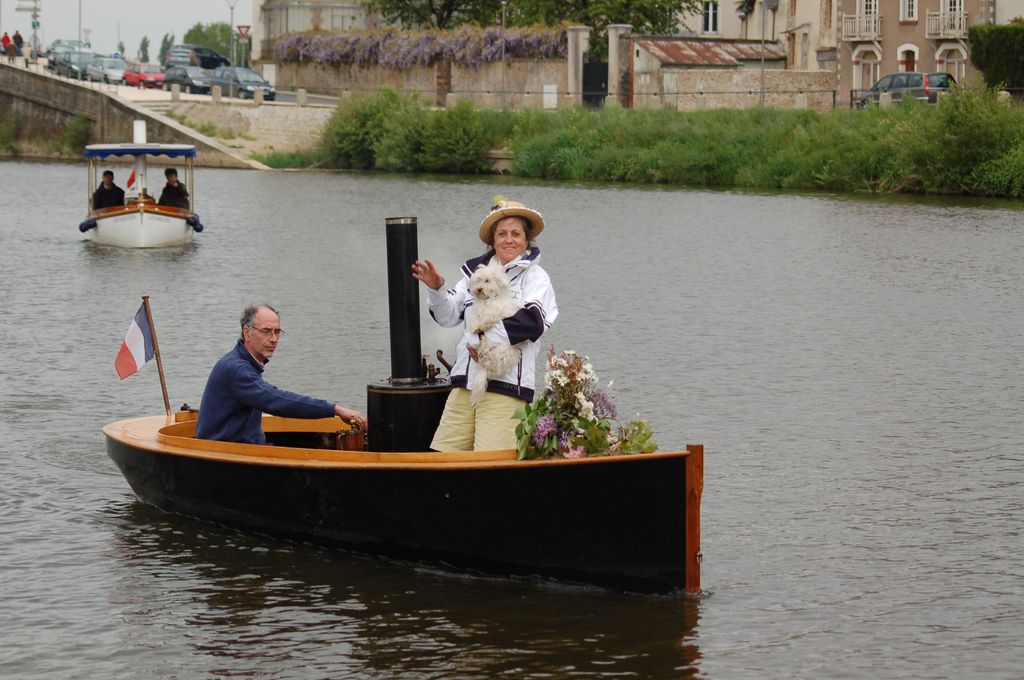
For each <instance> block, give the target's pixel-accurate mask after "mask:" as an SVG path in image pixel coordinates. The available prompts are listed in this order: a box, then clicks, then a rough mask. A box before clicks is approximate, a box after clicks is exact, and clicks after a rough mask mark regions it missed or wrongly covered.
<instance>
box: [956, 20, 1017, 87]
mask: <svg viewBox="0 0 1024 680" xmlns="http://www.w3.org/2000/svg"><path fill="white" fill-rule="evenodd" d="M967 37H968V39H969V40H970V42H971V61H972V62H973V63H974V65H975V66H977V67H978V70H980V71H981V72H982V74H984V76H985V84H986V85H988V86H989V87H1009V88H1014V89H1017V88H1020V87H1024V25H1022V23H1021V22H1020V21H1017V20H1011V21H1010V23H1009V24H1006V25H996V24H976V25H974V26H971V27H970V28H969V29H968V31H967Z"/></svg>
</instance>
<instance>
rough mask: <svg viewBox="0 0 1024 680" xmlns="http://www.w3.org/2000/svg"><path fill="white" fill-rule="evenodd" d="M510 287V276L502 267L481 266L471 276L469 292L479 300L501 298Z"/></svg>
mask: <svg viewBox="0 0 1024 680" xmlns="http://www.w3.org/2000/svg"><path fill="white" fill-rule="evenodd" d="M508 289H509V283H508V277H507V276H505V272H504V270H502V269H501V268H500V267H495V266H490V267H479V268H478V269H477V270H476V271H475V272H473V276H471V277H470V278H469V292H470V294H471V295H472V296H473V297H474V298H476V299H477V300H493V299H496V298H500V297H502V296H504V295H506V294H507V293H508Z"/></svg>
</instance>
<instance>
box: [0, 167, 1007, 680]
mask: <svg viewBox="0 0 1024 680" xmlns="http://www.w3.org/2000/svg"><path fill="white" fill-rule="evenodd" d="M83 175H84V168H83V167H77V166H66V165H59V164H32V163H0V186H3V187H4V191H5V193H4V201H5V204H4V210H5V219H6V221H7V223H8V224H11V225H17V226H16V228H14V227H12V228H11V229H9V230H8V234H7V238H6V239H5V241H4V269H3V273H2V275H0V296H2V297H3V300H4V303H5V308H4V311H5V321H4V323H3V324H0V346H2V351H0V387H2V389H0V414H2V416H0V516H2V517H3V522H0V567H2V575H3V578H0V588H2V589H3V591H2V592H0V613H2V616H0V618H2V619H3V620H4V621H5V622H6V624H5V625H4V626H0V642H2V643H3V644H0V676H3V677H117V678H135V677H183V678H184V677H189V678H190V677H226V676H257V677H268V676H269V677H297V676H298V677H305V676H310V677H345V676H348V677H367V676H368V677H380V678H394V677H437V678H450V677H478V678H490V677H495V676H500V675H510V676H515V677H520V676H532V677H557V678H561V677H566V676H570V675H593V676H619V675H623V676H631V677H651V678H661V677H673V676H686V675H694V674H696V675H701V676H704V677H712V678H749V677H758V678H760V677H766V678H799V679H801V680H818V679H819V678H826V677H827V678H832V677H856V678H865V677H873V678H874V677H878V678H907V679H916V678H926V677H927V678H950V677H959V676H961V675H963V674H964V670H963V669H969V670H968V671H967V672H968V673H969V674H970V675H972V677H984V678H986V680H988V679H992V678H996V679H1003V678H1006V679H1010V678H1014V679H1016V678H1017V677H1019V675H1020V673H1019V668H1021V667H1024V647H1022V646H1021V645H1019V644H1018V641H1017V639H1018V638H1019V637H1020V622H1021V621H1022V620H1024V605H1022V602H1024V597H1022V596H1024V591H1022V586H1021V584H1022V583H1024V566H1022V563H1021V560H1020V557H1019V555H1020V554H1021V541H1020V536H1021V534H1022V532H1024V465H1022V462H1024V461H1022V458H1021V451H1022V450H1024V428H1021V426H1020V414H1019V411H1020V404H1021V403H1024V382H1022V381H1021V380H1020V378H1019V375H1020V369H1019V365H1018V364H1019V359H1018V357H1020V356H1022V355H1024V311H1022V308H1021V304H1020V300H1021V299H1024V230H1022V229H1021V228H1020V224H1021V214H1022V212H1021V209H1020V206H1019V204H1017V203H1012V202H986V201H973V200H972V201H966V200H960V199H949V198H946V199H926V200H922V199H917V198H910V197H894V198H877V197H868V198H862V197H831V196H825V195H782V194H780V195H775V194H758V193H740V192H726V191H720V192H708V191H686V190H676V189H665V188H628V189H627V188H622V187H604V186H594V185H575V186H568V185H564V184H560V185H548V184H544V183H537V182H525V183H523V182H514V181H510V180H508V179H507V178H506V179H497V180H489V179H468V180H467V179H457V180H453V179H444V180H440V179H437V178H428V177H416V178H407V177H384V176H377V175H358V174H349V173H305V172H303V173H274V172H268V173H256V172H241V171H222V170H208V169H203V170H202V171H201V172H199V173H197V177H196V183H197V187H195V194H196V196H197V200H198V201H199V202H200V204H199V210H200V212H201V213H202V214H203V221H204V223H205V224H206V226H207V228H206V230H205V231H204V232H203V233H202V234H199V235H198V236H197V237H196V239H195V240H194V241H193V243H192V244H190V245H188V246H186V247H183V248H177V249H168V250H155V251H133V250H119V249H109V248H100V247H95V246H94V245H92V244H91V243H89V242H87V241H84V240H83V239H82V237H81V234H79V233H78V229H77V225H78V223H79V222H80V221H81V219H82V214H81V212H82V206H83V205H84V204H85V200H86V197H85V187H84V185H83V183H82V179H83ZM43 186H45V187H47V190H48V194H47V196H46V198H47V200H41V195H40V194H41V192H40V187H43ZM53 187H58V188H63V187H72V188H74V187H79V188H81V190H82V195H81V196H80V198H81V200H77V199H75V198H74V197H73V196H71V194H73V193H74V191H73V190H71V189H69V190H68V191H69V192H70V193H69V196H71V197H70V198H68V200H67V201H64V200H53V199H52V196H53V195H54V194H53V192H52V191H49V189H50V188H53ZM190 188H192V187H190ZM495 193H502V194H505V195H506V196H509V197H510V198H516V199H519V200H523V201H524V202H525V203H527V204H529V205H533V206H536V207H538V208H540V210H541V211H542V212H543V214H544V217H545V220H546V223H547V225H548V226H547V227H546V228H545V230H544V234H543V235H542V236H541V238H540V245H541V248H542V252H543V258H544V259H543V262H544V267H545V269H546V270H547V271H548V272H549V273H550V274H551V277H552V281H553V283H554V286H555V290H556V291H557V294H558V300H559V308H560V315H559V318H558V321H557V323H556V324H555V325H554V326H553V327H552V329H551V331H550V334H549V335H548V336H546V338H545V341H546V342H547V343H551V344H554V345H555V346H556V348H558V349H570V348H571V349H575V350H577V351H579V352H581V353H583V354H587V355H589V356H590V357H591V359H592V361H593V364H594V367H595V369H596V370H597V372H598V375H599V376H600V378H601V381H602V383H606V382H607V381H608V380H614V385H613V386H612V387H611V388H610V390H609V391H610V392H611V394H612V397H613V398H614V399H615V400H616V405H617V406H618V409H619V412H620V413H622V414H625V415H627V416H632V415H633V414H635V413H640V414H641V415H642V416H643V417H645V418H647V419H649V420H650V422H651V423H652V426H653V427H654V430H655V436H656V438H657V440H658V441H659V443H660V444H661V445H662V447H663V448H665V449H668V448H672V449H676V448H680V447H682V446H684V445H685V444H686V443H689V442H694V443H703V444H704V445H705V466H706V467H705V488H704V503H703V513H702V520H703V526H702V532H701V533H702V550H703V554H704V561H703V565H702V578H703V583H702V585H703V587H704V588H705V589H706V590H709V591H711V592H712V593H713V595H712V596H711V597H709V598H706V599H705V600H703V601H701V602H700V603H698V604H696V605H695V604H692V603H687V602H681V601H677V600H672V599H656V598H655V599H652V598H642V597H634V596H624V595H617V594H614V593H608V592H603V591H597V590H586V589H567V588H564V587H559V586H556V585H552V584H538V583H534V582H522V581H509V580H501V579H484V578H476V577H466V576H460V575H456V574H450V573H445V572H440V571H431V570H426V569H423V568H422V567H418V566H416V565H410V564H404V563H394V562H387V561H383V560H377V559H369V558H365V557H359V556H353V555H349V554H345V553H336V552H330V551H325V550H322V549H320V548H317V547H312V546H307V545H303V544H291V543H279V542H276V541H272V540H270V539H267V538H263V537H259V536H250V535H245V534H239V533H235V532H233V531H230V530H227V529H222V528H219V527H217V526H211V525H208V524H204V523H202V522H198V521H194V520H190V519H187V518H180V517H169V516H166V515H163V514H161V513H159V512H156V511H154V510H151V509H149V508H147V507H145V506H143V505H141V504H139V503H138V502H136V501H135V500H134V497H133V495H132V493H131V491H130V489H129V488H128V486H127V484H126V483H125V481H124V479H123V478H122V477H121V476H120V475H119V474H118V472H117V470H116V469H115V467H114V466H113V464H112V463H111V461H110V460H109V458H108V457H107V456H106V453H105V450H104V441H103V437H102V435H101V434H100V431H101V428H102V427H103V426H104V425H105V424H107V423H109V422H111V421H113V420H116V419H119V418H123V417H128V416H135V415H142V414H157V413H161V412H162V410H163V400H162V397H161V393H160V389H159V382H158V380H157V377H156V373H155V366H153V365H152V364H150V365H149V366H147V367H145V368H144V369H143V371H141V372H140V373H139V374H138V375H136V376H132V377H131V378H129V379H127V380H125V381H123V382H122V381H118V380H117V378H116V375H115V374H114V370H113V359H114V355H115V354H116V351H117V348H118V347H119V346H120V343H121V341H122V339H123V337H124V332H125V330H126V329H127V326H128V323H129V321H130V320H131V316H132V315H133V314H134V313H135V311H136V309H138V306H139V295H141V294H143V293H148V294H150V295H151V304H152V307H153V313H154V317H155V321H156V324H157V330H158V333H159V340H160V349H161V354H162V356H163V360H164V366H165V370H166V373H167V381H168V392H169V395H170V398H171V402H172V406H174V407H175V408H176V407H177V406H178V405H180V404H181V402H189V403H191V404H193V405H197V404H198V402H199V399H200V395H201V394H202V390H203V386H204V385H205V382H206V377H207V373H208V371H209V367H210V366H211V365H212V364H213V363H214V362H215V361H216V360H217V358H219V357H220V356H221V355H222V354H223V353H224V352H226V351H227V350H228V349H229V348H230V347H231V346H232V344H233V343H234V339H235V338H236V337H237V334H238V326H237V323H238V316H239V313H240V311H241V309H242V308H243V307H244V306H245V305H246V304H248V303H251V302H256V301H263V300H266V301H268V302H271V303H274V304H276V306H278V307H279V308H280V309H281V310H282V323H283V325H284V326H285V327H286V328H287V329H288V336H287V339H286V340H283V341H282V342H281V344H280V345H279V346H278V350H277V352H276V353H275V356H274V360H273V362H271V364H270V365H269V366H268V369H267V379H268V380H269V381H270V382H272V383H274V384H277V385H279V386H281V387H285V388H288V389H293V390H296V391H300V392H305V393H308V394H313V395H316V396H322V397H325V398H330V399H333V400H334V401H337V402H341V403H346V404H353V405H359V404H364V403H365V398H366V393H365V390H366V386H367V385H368V384H372V383H376V382H377V381H379V380H381V379H383V378H385V377H387V375H388V373H389V371H390V362H389V360H388V356H387V354H388V346H389V342H388V333H387V324H388V320H387V311H386V310H387V305H386V297H385V292H384V291H385V279H386V275H385V265H384V263H385V254H384V238H383V227H384V220H385V219H386V218H387V217H396V216H408V215H414V216H417V218H418V220H419V251H420V253H421V254H422V255H423V256H425V257H430V258H431V259H433V260H434V261H435V262H436V263H437V264H438V265H439V267H440V268H441V270H442V272H444V273H445V274H446V275H448V276H454V272H455V271H456V270H457V267H458V264H459V263H460V262H461V261H463V260H464V259H466V258H467V257H471V256H473V255H475V254H477V253H478V252H479V251H480V245H479V243H478V242H477V240H476V235H475V232H476V226H477V225H478V224H479V221H480V218H481V217H482V215H483V213H484V212H486V208H487V206H488V205H489V204H490V200H491V197H492V195H493V194H495ZM57 195H60V192H57ZM422 330H423V348H424V351H425V352H430V353H432V352H433V350H435V349H438V348H441V349H444V350H445V351H446V353H447V354H448V355H449V356H451V355H452V347H453V346H454V343H455V341H456V339H457V337H458V334H457V333H456V334H454V335H451V334H445V333H442V332H439V331H438V329H437V328H436V326H435V325H434V324H433V323H432V322H431V321H430V320H429V318H427V317H426V316H425V315H424V318H423V319H422ZM632 493H633V492H632V490H631V489H628V488H624V489H622V492H621V494H617V496H616V497H614V498H609V499H608V503H609V504H612V507H615V508H621V512H622V513H624V514H625V515H626V516H629V513H630V498H631V494H632ZM523 502H543V499H538V498H524V499H523ZM496 512H508V513H515V512H516V508H514V507H512V508H501V509H497V510H496ZM559 519H560V518H557V517H552V518H551V521H552V522H558V521H559ZM572 530H573V527H571V526H567V527H565V531H572ZM698 645H699V646H698Z"/></svg>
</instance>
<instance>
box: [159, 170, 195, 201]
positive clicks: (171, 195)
mask: <svg viewBox="0 0 1024 680" xmlns="http://www.w3.org/2000/svg"><path fill="white" fill-rule="evenodd" d="M164 177H166V178H167V184H165V185H164V190H163V191H161V192H160V199H159V200H158V201H157V203H158V204H159V205H166V206H170V207H172V208H185V209H186V210H187V209H188V190H187V189H186V188H185V185H184V184H183V183H182V182H179V181H178V171H177V170H175V169H174V168H167V169H166V170H164Z"/></svg>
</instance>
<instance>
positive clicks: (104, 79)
mask: <svg viewBox="0 0 1024 680" xmlns="http://www.w3.org/2000/svg"><path fill="white" fill-rule="evenodd" d="M126 68H128V62H126V61H125V60H124V59H118V58H117V57H102V58H100V59H97V60H96V61H94V62H93V63H91V64H89V65H88V66H87V67H86V68H85V74H86V77H87V78H88V79H89V80H95V81H96V82H100V83H116V84H118V85H122V84H124V70H125V69H126Z"/></svg>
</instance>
